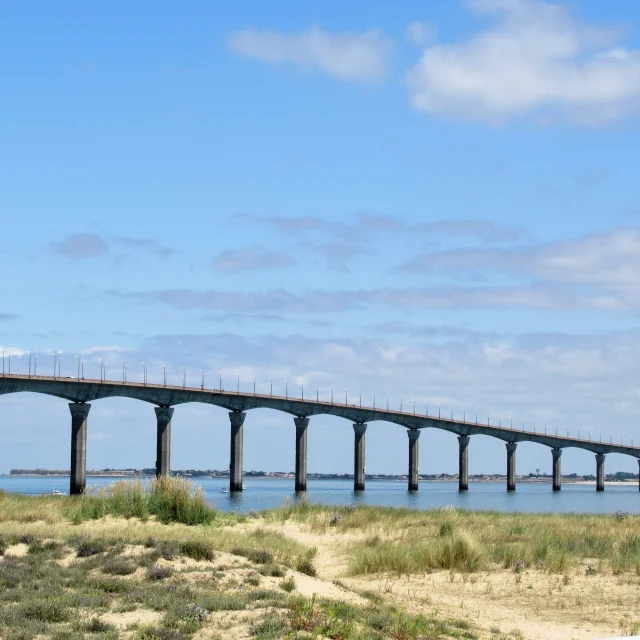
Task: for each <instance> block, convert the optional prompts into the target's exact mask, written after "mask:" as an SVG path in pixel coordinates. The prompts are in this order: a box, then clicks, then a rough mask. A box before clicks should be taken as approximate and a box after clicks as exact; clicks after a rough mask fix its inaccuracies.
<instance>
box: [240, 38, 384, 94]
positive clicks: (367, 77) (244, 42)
mask: <svg viewBox="0 0 640 640" xmlns="http://www.w3.org/2000/svg"><path fill="white" fill-rule="evenodd" d="M227 42H228V46H229V48H230V49H231V50H232V51H234V52H235V53H239V54H242V55H245V56H248V57H251V58H255V59H257V60H261V61H262V62H267V63H270V64H283V63H288V64H292V65H294V66H296V67H299V68H301V69H305V70H314V69H315V70H319V71H323V72H324V73H327V74H329V75H330V76H333V77H334V78H337V79H339V80H344V81H350V82H353V81H355V82H371V81H376V80H380V79H381V78H382V77H383V76H385V75H386V73H387V71H388V61H389V56H390V53H391V40H390V39H389V38H387V37H386V36H385V35H384V34H383V33H382V32H380V31H378V30H372V31H367V32H365V33H328V32H327V31H324V30H323V29H321V28H320V27H318V26H313V27H311V28H310V29H308V30H307V31H303V32H300V33H278V32H275V31H260V30H256V29H244V30H241V31H235V32H233V33H232V34H230V35H229V38H228V41H227Z"/></svg>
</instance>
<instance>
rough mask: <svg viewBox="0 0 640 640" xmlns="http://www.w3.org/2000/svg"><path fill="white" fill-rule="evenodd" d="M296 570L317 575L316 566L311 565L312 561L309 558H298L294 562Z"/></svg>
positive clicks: (309, 574)
mask: <svg viewBox="0 0 640 640" xmlns="http://www.w3.org/2000/svg"><path fill="white" fill-rule="evenodd" d="M296 570H297V571H299V572H300V573H304V574H306V575H308V576H312V577H315V576H317V575H318V572H317V571H316V568H315V567H314V566H313V562H311V560H309V558H300V559H299V560H298V562H297V563H296Z"/></svg>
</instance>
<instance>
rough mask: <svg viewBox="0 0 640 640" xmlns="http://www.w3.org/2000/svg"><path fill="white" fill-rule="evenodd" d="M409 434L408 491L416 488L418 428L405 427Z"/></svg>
mask: <svg viewBox="0 0 640 640" xmlns="http://www.w3.org/2000/svg"><path fill="white" fill-rule="evenodd" d="M407 435H408V436H409V491H417V490H418V438H419V437H420V429H407Z"/></svg>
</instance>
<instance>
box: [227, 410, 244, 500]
mask: <svg viewBox="0 0 640 640" xmlns="http://www.w3.org/2000/svg"><path fill="white" fill-rule="evenodd" d="M246 415H247V414H246V413H245V412H244V411H229V420H230V421H231V456H230V460H229V491H242V444H243V440H242V435H243V426H242V425H243V424H244V419H245V416H246Z"/></svg>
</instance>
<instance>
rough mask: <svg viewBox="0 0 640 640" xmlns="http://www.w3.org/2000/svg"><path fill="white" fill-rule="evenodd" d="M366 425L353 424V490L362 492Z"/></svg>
mask: <svg viewBox="0 0 640 640" xmlns="http://www.w3.org/2000/svg"><path fill="white" fill-rule="evenodd" d="M366 432H367V425H366V423H364V422H354V423H353V433H354V442H353V490H354V491H364V444H365V434H366Z"/></svg>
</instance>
